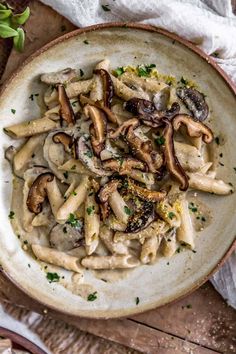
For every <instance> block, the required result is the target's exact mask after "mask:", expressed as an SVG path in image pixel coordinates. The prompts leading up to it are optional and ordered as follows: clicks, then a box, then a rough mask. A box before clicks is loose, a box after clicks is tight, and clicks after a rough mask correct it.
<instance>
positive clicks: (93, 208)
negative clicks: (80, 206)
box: [86, 205, 95, 215]
mask: <svg viewBox="0 0 236 354" xmlns="http://www.w3.org/2000/svg"><path fill="white" fill-rule="evenodd" d="M94 211H95V207H94V205H91V206H89V207H88V208H87V209H86V212H87V214H88V215H91V214H92V213H93V212H94Z"/></svg>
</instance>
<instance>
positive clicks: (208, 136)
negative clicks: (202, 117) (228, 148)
mask: <svg viewBox="0 0 236 354" xmlns="http://www.w3.org/2000/svg"><path fill="white" fill-rule="evenodd" d="M182 124H183V125H185V127H186V129H187V133H188V135H189V136H190V137H192V138H199V137H202V140H203V141H204V143H206V144H210V143H211V142H212V140H213V137H214V136H213V133H212V131H211V129H210V128H208V127H207V126H206V125H205V124H204V123H202V122H197V121H195V120H193V118H192V117H191V116H189V115H187V114H178V115H177V116H175V117H174V119H173V127H174V130H178V129H179V128H180V126H181V125H182Z"/></svg>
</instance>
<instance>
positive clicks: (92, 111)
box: [84, 105, 106, 156]
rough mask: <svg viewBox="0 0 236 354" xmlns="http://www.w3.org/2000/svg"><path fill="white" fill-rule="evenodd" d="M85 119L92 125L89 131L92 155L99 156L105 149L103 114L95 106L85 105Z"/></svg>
mask: <svg viewBox="0 0 236 354" xmlns="http://www.w3.org/2000/svg"><path fill="white" fill-rule="evenodd" d="M84 113H85V115H86V117H89V118H90V119H91V120H92V122H93V124H92V128H91V129H90V134H91V143H92V147H93V151H94V153H95V154H96V155H97V156H99V155H100V152H101V151H102V150H103V149H104V147H105V137H106V118H105V116H104V113H103V112H102V111H101V110H100V109H98V108H97V107H95V106H91V105H86V106H85V107H84Z"/></svg>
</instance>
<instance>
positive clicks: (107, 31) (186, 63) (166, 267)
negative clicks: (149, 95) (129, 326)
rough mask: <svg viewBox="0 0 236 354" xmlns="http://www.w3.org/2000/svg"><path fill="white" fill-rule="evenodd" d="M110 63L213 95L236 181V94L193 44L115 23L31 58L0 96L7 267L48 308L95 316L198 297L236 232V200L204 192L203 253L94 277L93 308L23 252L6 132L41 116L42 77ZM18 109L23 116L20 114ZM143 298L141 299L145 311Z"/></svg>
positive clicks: (69, 37)
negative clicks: (146, 69)
mask: <svg viewBox="0 0 236 354" xmlns="http://www.w3.org/2000/svg"><path fill="white" fill-rule="evenodd" d="M85 40H86V42H88V44H86V42H85ZM105 57H106V58H109V59H110V60H111V66H112V67H113V68H115V67H117V66H124V65H127V64H130V65H137V64H141V63H144V64H150V63H155V64H156V65H157V68H158V70H159V71H160V72H161V73H165V74H173V75H175V76H177V77H181V76H182V75H183V76H184V77H187V78H189V79H193V80H194V81H196V82H197V83H198V84H199V87H200V88H201V90H202V91H203V92H204V93H206V94H207V101H208V104H209V106H210V109H211V110H212V112H211V119H210V122H209V124H210V126H211V128H212V129H213V131H214V132H215V134H216V135H218V134H219V133H220V134H221V135H223V136H224V137H225V140H226V143H225V144H224V145H223V146H222V147H221V148H220V152H222V153H223V155H224V158H223V160H224V167H220V168H219V173H218V176H217V177H219V178H223V179H224V180H225V181H226V182H232V183H233V184H234V183H235V180H236V175H235V172H234V170H233V166H236V154H235V151H236V139H235V131H236V116H235V112H236V99H235V92H236V89H235V87H234V86H233V84H232V82H230V80H229V79H228V78H227V76H226V75H225V74H224V73H223V72H222V70H221V69H220V68H219V67H217V65H216V64H215V63H214V61H213V60H211V59H210V58H209V57H208V56H206V55H205V54H204V53H202V52H201V51H200V50H199V49H197V48H196V47H194V46H193V45H191V44H190V43H189V42H187V41H184V40H182V39H180V38H179V37H177V36H175V35H173V34H170V33H168V32H166V31H163V30H160V29H157V28H154V27H151V26H146V25H137V24H125V25H124V24H119V23H111V24H105V25H96V26H92V27H88V28H84V29H80V30H76V31H74V32H71V33H69V34H66V35H64V36H63V37H60V38H59V39H57V40H55V41H53V42H52V43H49V44H48V45H46V46H45V47H43V48H42V49H41V50H39V51H37V52H36V53H35V54H34V55H32V56H31V57H30V58H29V59H28V60H27V61H26V62H25V63H24V64H23V65H22V66H21V67H20V68H19V69H18V70H17V72H15V74H14V75H13V76H12V77H11V79H10V80H9V81H8V82H7V83H6V85H5V87H4V89H3V91H2V93H1V96H0V125H1V132H0V141H1V144H0V148H1V152H0V163H1V170H0V174H1V175H0V181H1V182H0V195H1V198H0V210H1V214H0V262H1V264H2V266H3V269H4V271H5V273H6V274H7V276H8V277H9V278H10V279H11V280H12V281H13V282H14V283H15V284H16V285H17V286H18V287H20V288H21V289H22V290H23V291H24V292H25V293H27V294H28V295H30V296H31V297H33V298H34V299H36V300H38V301H40V302H41V303H43V304H44V305H45V306H49V307H51V308H53V309H55V310H58V311H61V312H64V313H67V314H70V315H74V316H84V317H91V318H112V317H120V316H127V315H131V314H135V313H139V312H143V311H145V310H149V309H152V308H155V307H157V306H161V305H164V304H166V303H168V302H171V301H173V300H176V299H178V298H180V297H182V296H184V295H186V294H187V293H189V292H191V291H193V290H194V289H196V288H197V287H198V286H200V285H201V284H202V283H203V282H204V281H206V280H207V278H208V277H209V276H210V275H211V274H212V273H213V271H215V270H216V269H217V268H218V267H219V265H220V264H221V263H222V262H223V261H224V260H225V259H226V257H227V255H229V254H230V252H231V251H232V249H233V247H234V246H235V233H236V232H235V229H236V218H235V217H234V210H235V205H236V194H232V195H230V196H227V197H217V196H214V195H206V194H205V195H204V194H202V195H201V200H202V201H203V202H205V203H206V204H207V205H208V206H209V207H210V208H211V209H212V215H213V222H212V224H211V225H210V226H209V227H208V228H207V229H206V230H205V231H204V232H202V233H201V234H199V235H198V236H197V239H196V251H197V252H196V253H193V252H191V251H187V252H181V253H179V254H177V255H175V256H174V257H173V258H172V259H171V260H168V259H166V258H161V259H160V260H159V261H158V262H157V263H156V264H154V265H148V266H146V265H143V266H141V267H139V268H137V269H135V270H134V271H133V272H132V273H131V274H130V276H129V277H128V278H126V279H122V280H119V281H118V282H117V283H104V282H102V281H100V280H98V279H96V278H94V277H93V276H92V274H90V275H88V276H87V280H88V281H89V282H91V283H92V284H93V286H94V288H95V289H96V290H97V293H98V298H97V300H96V301H93V302H89V301H86V300H84V299H82V298H81V297H80V296H76V295H73V294H72V293H71V292H69V291H68V290H66V289H65V288H64V287H63V286H61V285H60V284H55V283H52V284H49V283H48V281H47V279H46V277H45V273H44V272H42V271H41V270H40V266H39V264H38V263H37V262H36V261H34V260H33V259H32V258H31V257H30V256H29V255H28V254H26V253H25V252H24V251H23V250H22V249H21V247H20V243H19V240H18V239H17V237H16V236H15V235H14V233H13V231H12V228H11V225H10V222H9V219H8V214H9V208H10V198H11V188H12V186H11V183H8V181H11V171H10V168H9V166H8V163H7V162H6V160H5V159H4V149H5V148H6V147H7V146H9V145H10V144H12V143H13V141H12V140H11V139H10V138H9V137H7V136H6V135H5V134H4V133H3V132H2V128H3V127H4V126H7V125H10V124H13V123H16V122H21V121H24V120H28V119H32V118H36V117H38V116H39V115H40V113H39V109H38V107H37V105H36V104H35V102H32V101H31V100H29V99H28V97H29V96H30V94H31V93H41V92H42V91H43V88H42V84H40V83H39V75H40V74H41V73H44V72H50V71H56V70H60V69H62V68H66V67H75V68H81V69H83V71H84V72H85V74H86V76H88V77H89V76H90V75H91V73H92V69H93V67H94V65H95V64H96V63H97V62H99V61H100V60H102V59H103V58H105ZM12 108H13V109H15V110H16V113H15V114H14V115H13V114H12V113H11V109H12ZM14 144H15V143H14ZM29 262H30V264H31V267H30V268H29V267H28V266H27V265H28V263H29ZM167 263H169V264H167ZM136 297H139V299H140V303H139V304H138V305H136V303H135V299H136Z"/></svg>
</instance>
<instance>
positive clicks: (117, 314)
mask: <svg viewBox="0 0 236 354" xmlns="http://www.w3.org/2000/svg"><path fill="white" fill-rule="evenodd" d="M110 28H127V29H137V30H144V31H148V32H154V33H158V34H161V35H163V36H165V37H167V38H169V39H171V40H174V41H176V42H178V43H180V44H181V45H183V46H185V47H187V48H188V49H189V50H191V51H192V52H194V53H195V54H196V55H197V56H199V57H201V58H202V59H204V60H206V61H207V63H208V64H209V65H211V67H212V68H213V69H214V70H215V71H216V72H217V74H218V75H220V76H221V77H222V78H223V79H224V81H225V82H226V84H227V85H228V87H229V89H230V90H231V91H232V93H233V94H234V95H235V97H236V84H234V82H233V81H232V80H231V78H230V77H229V76H228V75H227V74H226V73H225V71H224V70H223V69H221V68H220V66H219V65H218V64H217V63H216V62H215V60H214V59H212V58H211V57H210V56H209V55H208V54H206V53H205V52H203V51H202V50H201V49H200V48H198V47H196V46H195V45H194V44H193V43H191V42H190V41H188V40H186V39H183V38H181V37H180V36H178V35H176V34H175V33H172V32H169V31H167V30H164V29H161V28H159V27H155V26H151V25H146V24H139V23H135V22H108V23H100V24H95V25H91V26H88V27H84V28H78V29H76V30H73V31H71V32H69V33H66V34H64V35H62V36H60V37H58V38H56V39H54V40H53V41H51V42H49V43H47V44H46V45H44V46H43V47H41V48H40V49H38V50H37V51H35V52H34V53H32V54H31V55H30V56H29V57H28V58H27V59H26V60H25V61H23V63H22V64H21V65H20V66H19V67H18V68H17V69H16V70H15V71H13V73H12V74H11V75H10V77H9V79H7V80H6V81H5V82H4V83H3V85H2V87H1V89H0V97H1V96H2V95H3V94H4V91H5V90H6V89H7V87H8V86H9V85H10V83H11V82H12V81H13V80H14V79H15V78H16V77H17V76H18V74H19V73H20V72H21V70H22V69H23V68H24V67H25V66H26V65H28V64H29V63H30V62H31V61H33V60H34V59H35V58H36V57H38V56H39V55H41V54H42V53H44V52H46V51H47V50H49V49H51V48H52V47H54V46H56V45H57V44H60V43H62V42H65V41H67V40H68V39H71V38H73V37H76V36H78V35H81V34H84V33H88V32H93V31H97V30H101V29H110ZM234 250H236V238H235V240H234V241H233V242H232V244H231V245H230V246H229V248H228V249H227V250H226V252H225V254H224V255H223V256H222V258H221V259H220V260H219V261H218V262H217V263H216V265H215V266H214V267H213V269H212V270H211V271H210V272H209V273H208V274H207V275H204V276H203V277H202V278H200V279H199V281H198V282H195V284H193V285H192V286H189V287H188V288H187V289H185V291H183V292H182V294H180V295H179V296H177V297H176V298H175V299H171V300H167V301H166V302H164V303H163V304H161V305H157V304H155V302H152V303H149V304H146V305H140V306H136V307H135V308H132V309H126V310H125V311H124V310H120V311H117V310H114V311H112V313H111V314H109V313H107V311H106V310H101V311H99V313H98V314H95V315H94V311H89V310H88V311H86V315H85V314H84V313H83V314H81V315H78V314H73V313H71V312H70V311H66V310H61V309H58V308H57V307H54V306H53V305H51V304H50V305H48V304H47V303H45V302H44V301H43V300H40V299H38V298H37V297H36V296H34V295H32V294H31V293H30V292H28V291H27V289H24V288H23V287H22V286H21V285H20V284H18V283H17V281H16V280H15V279H13V278H12V276H11V275H10V274H8V273H7V271H6V270H4V269H1V271H2V272H3V275H4V276H5V277H6V278H7V279H8V280H9V281H10V282H11V283H13V285H15V286H16V287H17V288H18V289H19V290H21V291H22V292H23V293H24V294H26V295H27V296H29V297H30V298H31V299H33V300H34V301H36V302H38V303H40V304H41V305H43V306H44V307H45V308H49V309H51V310H53V311H55V312H58V313H61V314H63V315H67V316H68V315H69V316H71V318H87V319H111V318H122V317H127V316H133V315H137V314H140V313H143V312H145V311H149V310H153V309H156V308H158V307H162V306H165V305H167V304H171V303H175V302H177V301H179V300H181V299H182V298H184V297H186V296H187V295H189V294H191V293H192V292H193V291H195V290H197V289H198V288H199V287H200V286H201V285H203V284H204V283H205V282H206V281H207V280H208V279H209V278H210V277H211V276H212V275H213V274H214V273H215V272H217V270H218V269H219V268H220V267H221V266H222V265H223V264H224V263H225V261H226V260H227V258H228V257H229V256H230V255H231V253H232V252H233V251H234Z"/></svg>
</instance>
